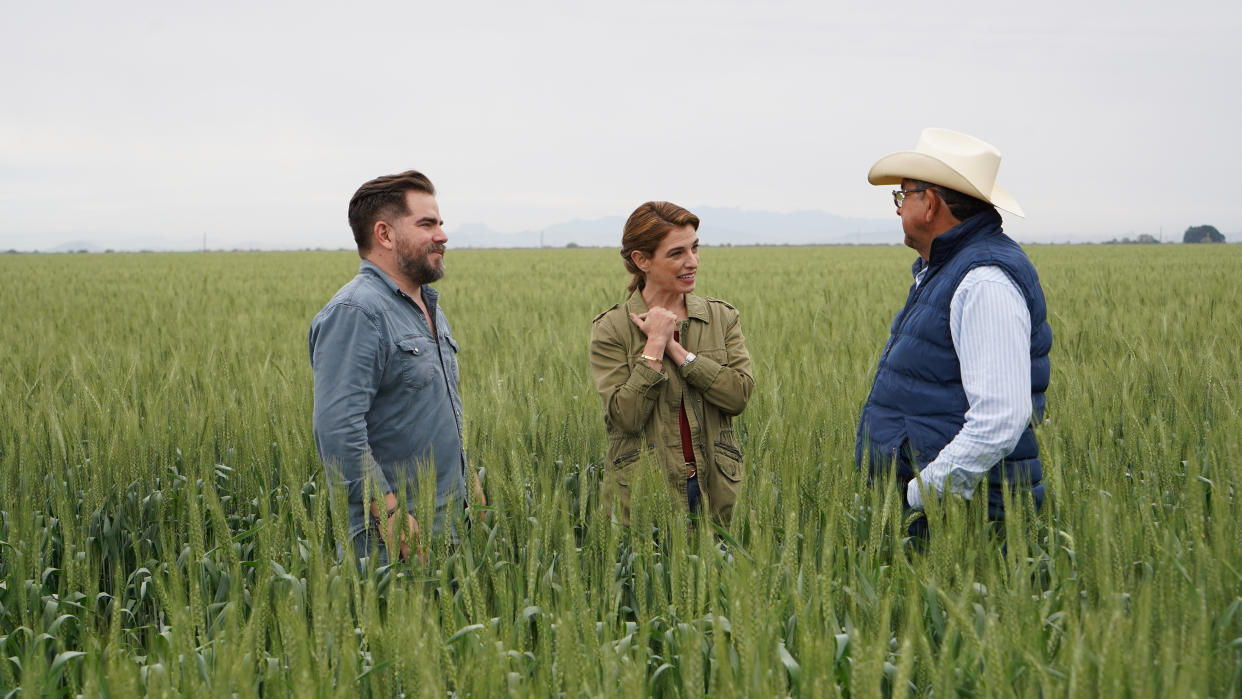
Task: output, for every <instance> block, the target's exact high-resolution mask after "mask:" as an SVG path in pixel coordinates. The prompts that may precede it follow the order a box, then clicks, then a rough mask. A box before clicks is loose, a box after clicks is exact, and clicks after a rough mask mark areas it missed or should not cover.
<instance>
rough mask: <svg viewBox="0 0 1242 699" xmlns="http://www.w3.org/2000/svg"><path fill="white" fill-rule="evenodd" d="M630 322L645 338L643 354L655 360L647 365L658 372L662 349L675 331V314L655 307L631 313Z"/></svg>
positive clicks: (662, 354) (661, 362)
mask: <svg viewBox="0 0 1242 699" xmlns="http://www.w3.org/2000/svg"><path fill="white" fill-rule="evenodd" d="M630 320H631V321H633V323H634V325H636V326H638V329H639V330H640V331H641V332H642V333H643V334H644V335H646V336H647V344H646V346H645V347H644V348H643V354H645V355H647V356H648V357H656V358H657V361H655V362H652V361H648V362H647V364H648V365H649V366H651V368H652V369H655V370H656V371H660V368H661V367H662V366H663V361H661V359H662V358H663V356H664V348H665V347H667V346H668V343H670V342H672V341H673V331H674V330H676V329H677V314H676V313H673V312H672V311H670V310H668V309H667V308H662V307H660V306H655V307H653V308H650V309H648V310H647V312H646V313H631V314H630Z"/></svg>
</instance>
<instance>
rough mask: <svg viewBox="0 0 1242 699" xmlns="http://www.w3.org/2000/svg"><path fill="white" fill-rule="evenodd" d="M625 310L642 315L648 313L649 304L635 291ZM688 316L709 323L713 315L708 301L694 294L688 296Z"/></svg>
mask: <svg viewBox="0 0 1242 699" xmlns="http://www.w3.org/2000/svg"><path fill="white" fill-rule="evenodd" d="M625 310H626V311H627V312H629V313H634V314H635V315H642V314H643V313H646V312H647V302H646V301H644V300H643V295H642V292H640V291H635V292H634V293H632V294H630V297H629V298H628V299H626V300H625ZM686 315H687V316H689V317H690V318H693V319H695V320H701V321H703V322H705V323H706V322H708V321H710V320H711V313H709V312H708V310H707V299H705V298H703V297H702V296H695V295H694V294H686Z"/></svg>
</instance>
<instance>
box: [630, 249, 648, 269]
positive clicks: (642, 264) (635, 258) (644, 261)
mask: <svg viewBox="0 0 1242 699" xmlns="http://www.w3.org/2000/svg"><path fill="white" fill-rule="evenodd" d="M630 262H633V263H634V266H635V267H637V268H638V269H640V270H642V272H643V273H644V274H646V273H647V268H648V267H650V266H651V259H650V258H648V257H647V256H646V255H644V254H643V251H642V250H631V251H630Z"/></svg>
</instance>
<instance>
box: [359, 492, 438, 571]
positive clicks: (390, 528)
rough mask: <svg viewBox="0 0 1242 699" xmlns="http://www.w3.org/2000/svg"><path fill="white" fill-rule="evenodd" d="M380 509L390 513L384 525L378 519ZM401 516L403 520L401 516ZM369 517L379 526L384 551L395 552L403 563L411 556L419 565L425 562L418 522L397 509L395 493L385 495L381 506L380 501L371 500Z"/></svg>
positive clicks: (425, 555) (425, 552) (408, 514)
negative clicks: (415, 558) (382, 508)
mask: <svg viewBox="0 0 1242 699" xmlns="http://www.w3.org/2000/svg"><path fill="white" fill-rule="evenodd" d="M380 507H384V508H385V510H384V511H392V515H391V516H389V517H388V522H387V524H384V523H383V520H382V519H381V517H380V509H379V508H380ZM403 514H404V515H405V517H404V518H402V516H401V515H403ZM371 516H372V517H374V518H375V521H376V522H377V523H379V524H380V538H381V539H382V540H383V541H384V548H385V549H387V550H388V551H390V552H391V551H396V552H397V555H398V556H400V558H401V560H403V561H409V560H410V556H411V554H412V555H414V556H416V557H417V558H418V561H419V562H420V563H424V564H425V563H426V562H427V549H426V548H425V547H424V546H423V544H422V537H421V536H420V533H419V529H418V522H417V521H416V520H415V519H414V515H412V514H410V513H408V512H402V511H401V510H400V509H399V508H398V505H397V496H396V494H395V493H385V494H384V500H383V501H382V504H381V501H377V500H372V501H371Z"/></svg>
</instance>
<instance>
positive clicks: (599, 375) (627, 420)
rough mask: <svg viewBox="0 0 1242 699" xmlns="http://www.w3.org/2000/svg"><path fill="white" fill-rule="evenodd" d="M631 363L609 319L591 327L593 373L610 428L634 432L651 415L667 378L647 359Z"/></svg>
mask: <svg viewBox="0 0 1242 699" xmlns="http://www.w3.org/2000/svg"><path fill="white" fill-rule="evenodd" d="M626 322H629V321H628V320H627V321H626ZM631 362H632V359H631V358H630V357H629V356H628V354H627V353H626V351H625V347H623V346H622V344H621V342H620V340H619V339H618V337H617V331H616V328H615V327H613V326H612V324H611V323H610V322H609V318H608V317H604V318H601V319H600V320H598V321H596V323H595V325H594V326H592V328H591V375H592V376H593V377H594V379H595V389H596V390H597V391H599V396H600V398H601V399H602V400H603V401H604V422H605V424H606V425H607V426H608V427H609V428H610V429H616V430H620V431H622V432H630V433H633V432H639V431H641V430H642V429H643V426H644V425H646V424H647V420H649V419H650V418H651V413H652V411H653V410H655V403H656V397H657V396H658V395H659V389H658V388H657V386H659V385H660V384H662V383H664V382H665V381H668V377H667V376H665V375H664V374H663V373H661V372H658V371H656V370H655V369H652V368H651V367H650V366H648V365H647V362H645V361H641V360H640V361H637V362H634V363H631Z"/></svg>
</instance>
